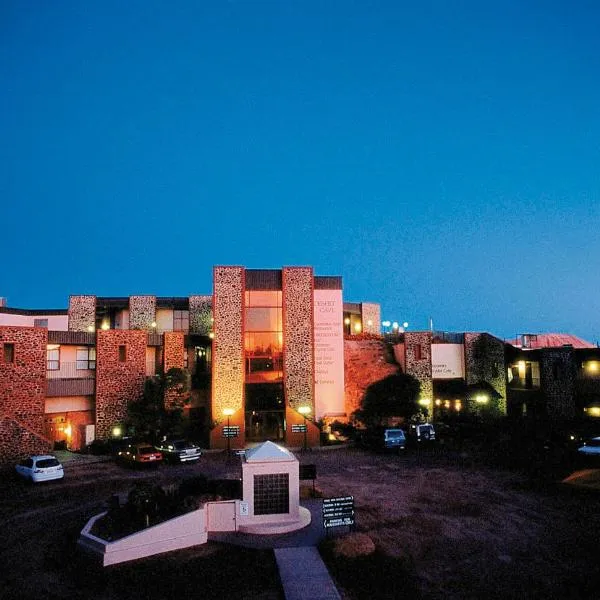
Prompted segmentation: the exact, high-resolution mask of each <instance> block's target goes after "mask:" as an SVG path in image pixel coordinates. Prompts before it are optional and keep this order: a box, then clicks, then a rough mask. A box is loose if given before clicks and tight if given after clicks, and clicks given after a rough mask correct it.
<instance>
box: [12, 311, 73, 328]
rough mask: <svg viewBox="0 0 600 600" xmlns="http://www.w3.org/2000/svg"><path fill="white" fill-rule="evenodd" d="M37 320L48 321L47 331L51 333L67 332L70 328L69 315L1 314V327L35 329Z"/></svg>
mask: <svg viewBox="0 0 600 600" xmlns="http://www.w3.org/2000/svg"><path fill="white" fill-rule="evenodd" d="M36 319H47V320H48V327H47V329H48V330H50V331H67V329H68V326H69V317H68V315H43V314H40V315H16V314H12V313H3V312H0V327H1V326H3V325H15V326H19V327H33V326H34V322H35V321H36Z"/></svg>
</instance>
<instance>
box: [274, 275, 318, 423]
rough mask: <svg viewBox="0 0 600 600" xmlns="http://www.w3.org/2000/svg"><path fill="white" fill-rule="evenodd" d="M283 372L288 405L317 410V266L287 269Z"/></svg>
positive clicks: (284, 287)
mask: <svg viewBox="0 0 600 600" xmlns="http://www.w3.org/2000/svg"><path fill="white" fill-rule="evenodd" d="M282 275H283V280H282V281H283V339H284V345H285V347H284V353H283V373H284V389H285V398H286V402H287V404H288V406H290V407H292V408H294V409H295V410H297V409H298V408H299V407H300V406H310V407H311V411H312V414H314V410H315V392H314V379H315V354H314V336H313V323H314V318H313V311H314V307H313V270H312V268H311V267H284V269H283V273H282Z"/></svg>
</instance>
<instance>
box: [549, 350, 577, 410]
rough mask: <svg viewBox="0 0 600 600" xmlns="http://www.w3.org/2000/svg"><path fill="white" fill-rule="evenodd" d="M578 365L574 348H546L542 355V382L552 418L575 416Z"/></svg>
mask: <svg viewBox="0 0 600 600" xmlns="http://www.w3.org/2000/svg"><path fill="white" fill-rule="evenodd" d="M575 377H576V367H575V362H574V360H573V348H568V347H562V348H544V349H543V350H542V352H541V356H540V384H541V389H542V393H543V395H544V399H545V401H546V413H547V415H548V416H549V417H550V418H551V419H571V418H573V417H574V416H575V397H574V393H575Z"/></svg>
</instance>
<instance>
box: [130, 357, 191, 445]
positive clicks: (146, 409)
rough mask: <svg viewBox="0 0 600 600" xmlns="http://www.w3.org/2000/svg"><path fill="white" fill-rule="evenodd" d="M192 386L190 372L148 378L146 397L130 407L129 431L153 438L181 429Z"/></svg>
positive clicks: (143, 396) (175, 371) (142, 397)
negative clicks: (186, 397) (187, 393)
mask: <svg viewBox="0 0 600 600" xmlns="http://www.w3.org/2000/svg"><path fill="white" fill-rule="evenodd" d="M188 387H189V384H188V376H187V373H186V372H185V371H184V370H183V369H177V368H175V367H173V368H171V369H169V370H168V371H167V372H166V373H159V374H157V375H156V376H154V377H149V378H148V379H146V383H145V384H144V392H143V394H142V396H141V397H140V398H139V399H138V400H135V401H133V402H131V403H130V404H129V406H128V408H127V419H126V425H127V427H128V429H133V430H134V431H135V433H136V434H137V435H141V436H145V437H149V438H151V439H152V438H154V439H157V438H159V437H160V436H161V435H168V434H171V433H174V432H176V431H177V430H179V429H181V425H182V416H183V407H184V405H185V393H186V392H187V391H188ZM167 399H168V406H167Z"/></svg>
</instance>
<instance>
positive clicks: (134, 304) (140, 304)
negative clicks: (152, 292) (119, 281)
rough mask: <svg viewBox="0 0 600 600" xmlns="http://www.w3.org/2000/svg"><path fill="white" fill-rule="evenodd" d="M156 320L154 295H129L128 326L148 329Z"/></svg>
mask: <svg viewBox="0 0 600 600" xmlns="http://www.w3.org/2000/svg"><path fill="white" fill-rule="evenodd" d="M155 321H156V296H130V297H129V328H130V329H144V330H146V331H150V330H151V329H152V323H153V322H155Z"/></svg>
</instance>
